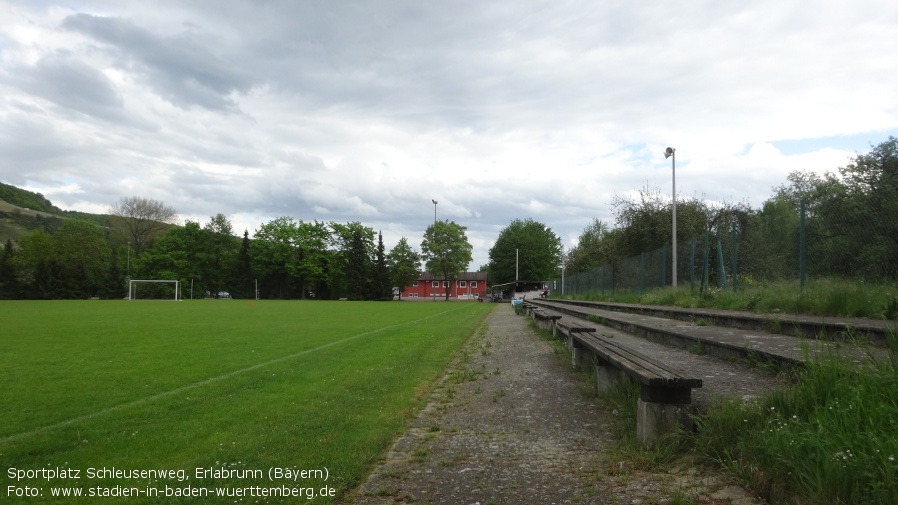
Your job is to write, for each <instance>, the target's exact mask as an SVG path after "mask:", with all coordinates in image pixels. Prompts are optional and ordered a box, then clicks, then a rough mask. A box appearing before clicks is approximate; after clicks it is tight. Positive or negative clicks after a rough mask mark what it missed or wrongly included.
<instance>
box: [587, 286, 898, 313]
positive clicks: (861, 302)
mask: <svg viewBox="0 0 898 505" xmlns="http://www.w3.org/2000/svg"><path fill="white" fill-rule="evenodd" d="M575 298H581V299H586V300H600V301H613V302H622V303H640V304H645V305H674V306H679V307H693V308H698V307H701V308H715V309H723V310H746V311H752V312H761V313H788V314H807V315H817V316H830V317H868V318H875V319H890V320H895V319H898V284H894V283H890V284H871V283H867V282H864V281H861V280H858V281H851V280H845V279H830V278H823V279H815V280H811V281H808V282H807V284H806V285H805V287H804V289H802V287H801V285H800V284H799V282H798V281H779V282H758V281H752V280H750V279H746V280H745V281H744V282H742V283H741V284H739V287H738V289H737V290H735V291H734V290H733V289H732V288H729V289H717V288H711V289H706V290H704V291H703V290H701V289H699V287H698V286H695V287H694V288H693V287H690V286H689V284H681V285H680V286H679V287H678V288H677V289H673V288H670V287H666V288H657V289H653V290H649V291H645V292H638V291H630V292H617V293H615V295H613V296H612V295H610V294H608V293H607V292H606V294H605V295H604V296H603V295H599V294H596V293H585V294H582V295H576V296H575Z"/></svg>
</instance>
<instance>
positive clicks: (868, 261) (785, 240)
mask: <svg viewBox="0 0 898 505" xmlns="http://www.w3.org/2000/svg"><path fill="white" fill-rule="evenodd" d="M871 216H876V217H871ZM672 256H673V255H672V254H671V248H670V246H669V245H667V246H665V247H662V248H661V249H657V250H654V251H648V252H645V253H642V254H640V255H639V256H632V257H628V258H625V259H622V260H619V261H615V262H612V263H609V264H606V265H604V266H603V267H600V268H596V269H593V270H589V271H586V272H580V273H576V274H573V275H564V276H562V277H559V278H557V279H555V280H554V283H553V288H554V291H555V292H556V293H560V294H564V295H585V294H594V295H600V296H607V295H615V294H625V293H641V292H644V291H646V290H650V289H652V288H658V287H663V286H671V285H672V284H673V281H674V275H673V268H672V266H673V258H672ZM676 256H677V258H676V282H677V286H678V287H679V288H684V287H685V286H688V287H689V288H690V289H692V290H694V291H696V292H699V291H701V290H705V289H709V288H713V289H731V290H734V291H738V290H739V289H740V288H744V287H746V285H751V284H756V283H759V282H769V281H790V280H791V281H799V282H800V283H801V285H802V286H804V284H805V281H806V280H808V279H815V278H837V279H850V280H853V281H862V282H873V283H894V282H896V281H898V215H882V214H876V213H873V214H871V213H870V212H859V211H857V210H856V209H854V208H852V207H851V206H848V205H844V206H843V207H840V208H829V209H821V208H817V209H814V208H808V207H807V206H806V205H805V203H804V202H801V205H800V206H799V209H798V210H797V211H796V210H795V209H794V208H788V207H786V206H781V207H780V208H776V206H770V207H765V208H764V209H763V210H761V211H758V212H757V213H755V214H753V215H751V216H749V218H747V219H741V220H733V221H731V222H728V223H727V224H725V225H722V226H719V227H718V228H717V229H715V230H713V231H710V232H707V233H705V234H704V235H701V236H696V237H690V238H687V239H685V240H680V241H679V242H678V243H677V255H676Z"/></svg>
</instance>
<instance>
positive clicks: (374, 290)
mask: <svg viewBox="0 0 898 505" xmlns="http://www.w3.org/2000/svg"><path fill="white" fill-rule="evenodd" d="M371 299H372V300H392V299H393V286H392V284H391V283H390V267H389V265H388V264H387V256H386V254H385V252H384V236H383V233H381V232H377V253H376V256H375V258H374V271H373V276H372V279H371Z"/></svg>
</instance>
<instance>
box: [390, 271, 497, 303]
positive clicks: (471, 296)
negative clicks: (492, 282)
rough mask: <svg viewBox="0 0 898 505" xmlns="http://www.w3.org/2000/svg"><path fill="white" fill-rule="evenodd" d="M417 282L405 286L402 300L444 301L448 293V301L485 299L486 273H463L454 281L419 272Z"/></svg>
mask: <svg viewBox="0 0 898 505" xmlns="http://www.w3.org/2000/svg"><path fill="white" fill-rule="evenodd" d="M418 277H419V278H418V280H417V281H415V282H413V283H412V285H411V286H407V287H406V288H405V291H403V292H402V299H404V300H406V299H407V300H415V299H422V298H423V299H430V300H432V299H440V298H442V299H444V300H445V299H446V291H447V290H448V291H449V299H450V300H477V299H478V298H486V272H465V273H463V274H461V275H460V276H459V278H458V279H457V280H455V281H448V280H445V279H443V278H442V277H439V278H438V277H434V276H433V275H431V274H430V273H429V272H421V274H420V275H419V276H418Z"/></svg>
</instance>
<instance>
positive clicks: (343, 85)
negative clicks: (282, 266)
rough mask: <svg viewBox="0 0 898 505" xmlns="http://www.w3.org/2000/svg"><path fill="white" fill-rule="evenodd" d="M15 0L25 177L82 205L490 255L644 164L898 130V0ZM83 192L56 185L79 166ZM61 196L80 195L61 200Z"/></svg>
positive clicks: (643, 180)
mask: <svg viewBox="0 0 898 505" xmlns="http://www.w3.org/2000/svg"><path fill="white" fill-rule="evenodd" d="M8 10H9V13H10V15H9V16H4V18H3V19H0V97H3V98H0V104H3V107H0V158H2V160H3V161H4V163H3V164H2V165H0V180H3V181H4V182H12V183H14V184H19V185H26V184H27V185H29V187H34V188H37V189H39V190H41V191H42V192H43V193H44V194H53V195H54V203H56V204H57V205H59V206H61V207H63V208H73V206H77V208H81V209H84V210H88V209H96V208H100V207H105V206H108V205H109V204H110V203H113V202H115V201H117V200H118V199H119V198H121V197H122V196H130V195H132V194H140V195H142V196H146V197H150V198H154V199H160V200H163V201H165V202H166V203H167V204H170V205H172V206H174V207H175V208H177V209H178V210H179V211H180V212H181V213H182V217H183V218H185V219H186V218H193V219H199V220H206V219H208V217H209V216H212V215H215V214H217V213H219V212H221V213H224V214H226V215H228V216H230V217H231V218H232V219H233V220H234V221H235V226H234V228H235V230H242V229H243V228H244V227H247V228H248V229H249V230H250V231H253V230H254V229H255V228H256V227H258V225H259V224H261V223H262V222H264V221H265V220H268V219H272V218H274V217H278V216H283V215H287V216H292V217H295V218H297V219H303V220H306V221H311V220H319V221H331V220H333V221H338V222H346V221H361V222H362V223H363V224H365V225H367V226H371V227H374V228H375V229H382V230H383V231H384V234H385V240H386V242H387V245H388V247H389V246H390V245H391V244H395V242H396V241H398V239H399V237H401V236H406V237H407V238H408V239H409V241H410V243H411V244H413V245H417V244H419V243H420V237H421V235H423V231H424V228H425V227H426V226H428V225H429V224H430V223H432V222H433V210H434V209H433V204H432V203H431V199H436V200H437V201H439V202H440V203H439V204H438V205H437V214H438V218H439V219H451V220H454V221H456V222H458V223H460V224H462V225H464V226H467V227H468V230H469V237H470V240H471V241H472V243H474V244H475V260H474V265H473V266H479V265H481V264H484V263H486V261H487V251H488V249H489V247H490V245H491V243H492V241H494V240H495V238H496V236H497V234H498V232H499V231H500V230H501V229H502V228H503V227H504V226H506V225H507V224H508V223H510V222H511V221H512V220H514V219H526V218H533V219H535V220H537V221H540V222H543V223H544V224H546V225H548V226H550V227H551V228H552V229H553V230H555V231H556V232H557V233H558V234H559V235H561V236H562V238H563V240H564V242H565V243H568V244H570V243H572V242H574V241H575V240H576V237H577V236H578V235H579V234H580V232H582V230H583V229H584V228H585V227H586V226H587V225H589V223H590V222H591V220H592V219H593V218H599V219H602V220H603V221H606V222H609V223H613V222H614V220H613V212H612V209H611V202H612V200H613V199H614V197H615V196H627V195H630V194H632V192H633V191H636V190H638V189H639V188H642V187H645V186H649V187H652V188H659V191H660V192H661V194H663V195H667V194H669V190H670V185H671V165H670V160H666V159H664V157H663V154H662V153H663V151H664V148H665V147H667V146H672V147H675V148H676V149H677V189H678V192H679V194H680V195H681V196H694V197H697V198H706V199H708V200H712V201H722V200H726V201H739V202H741V201H747V202H749V203H750V204H751V205H754V206H758V205H760V204H761V203H762V202H763V200H764V199H765V198H767V197H768V196H769V195H771V194H772V188H773V187H775V186H777V185H779V184H782V183H783V182H785V177H786V175H787V174H788V173H789V172H790V171H793V170H797V169H807V170H814V171H818V172H822V171H826V170H830V171H833V170H835V169H836V168H837V167H838V166H842V165H844V164H846V162H847V160H848V158H849V157H850V156H851V155H853V154H854V152H855V151H861V152H865V151H866V150H868V148H869V144H870V143H873V144H877V143H879V142H881V141H883V140H885V139H886V138H887V136H888V135H889V134H898V95H896V94H895V93H894V89H893V88H894V82H896V80H898V61H896V60H895V59H894V58H892V57H891V55H893V54H895V53H896V52H898V38H896V37H894V36H893V34H894V33H895V32H896V31H898V7H896V6H893V5H891V4H889V3H887V2H880V1H877V0H859V1H858V2H853V3H851V4H850V5H849V4H847V3H844V2H829V1H825V2H824V3H823V4H820V5H819V6H817V7H816V8H815V9H808V8H806V6H804V5H802V4H789V3H783V2H779V1H776V0H761V1H758V2H752V3H745V4H733V3H721V2H708V1H703V0H690V1H687V2H677V3H675V4H660V5H656V4H652V5H649V4H645V5H643V4H639V3H632V2H631V3H621V2H601V3H596V2H587V1H581V0H555V1H546V0H516V1H503V0H500V1H496V2H488V3H484V2H476V1H473V0H470V1H469V0H463V1H457V2H448V3H447V2H443V3H433V2H429V3H428V2H394V1H374V2H356V3H352V2H290V1H281V0H268V1H264V2H245V1H237V0H214V1H212V0H198V1H195V2H189V3H185V2H177V1H168V0H158V1H154V2H149V3H148V2H107V1H101V0H86V1H84V2H79V3H78V4H77V6H72V5H71V4H64V3H59V2H54V1H52V0H51V1H47V2H40V3H27V4H26V3H20V4H14V5H12V6H10V7H9V8H8ZM57 187H60V188H78V191H71V192H55V193H54V192H53V189H54V188H57ZM57 198H58V200H59V201H56V199H57Z"/></svg>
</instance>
